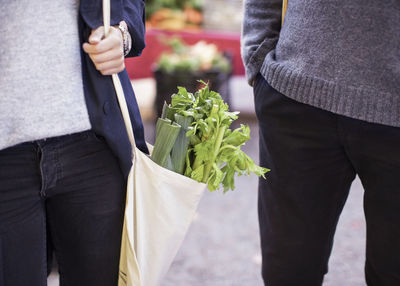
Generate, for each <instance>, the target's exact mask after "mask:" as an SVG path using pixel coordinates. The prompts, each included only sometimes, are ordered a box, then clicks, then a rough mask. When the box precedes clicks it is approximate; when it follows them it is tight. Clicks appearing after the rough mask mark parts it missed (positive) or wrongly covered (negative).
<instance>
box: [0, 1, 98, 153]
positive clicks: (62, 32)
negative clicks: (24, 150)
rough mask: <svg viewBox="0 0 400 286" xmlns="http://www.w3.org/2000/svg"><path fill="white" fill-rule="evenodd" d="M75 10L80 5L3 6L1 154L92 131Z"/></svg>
mask: <svg viewBox="0 0 400 286" xmlns="http://www.w3.org/2000/svg"><path fill="white" fill-rule="evenodd" d="M78 9H79V1H78V0H68V1H61V0H57V1H55V0H33V1H31V0H18V1H3V2H2V5H1V9H0V34H1V40H0V67H1V69H0V87H1V88H0V149H4V148H7V147H10V146H13V145H16V144H18V143H22V142H27V141H33V140H38V139H43V138H49V137H54V136H61V135H66V134H71V133H76V132H81V131H84V130H88V129H90V128H91V125H90V122H89V115H88V112H87V108H86V103H85V98H84V93H83V83H82V68H81V47H80V41H79V32H78Z"/></svg>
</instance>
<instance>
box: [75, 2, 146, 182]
mask: <svg viewBox="0 0 400 286" xmlns="http://www.w3.org/2000/svg"><path fill="white" fill-rule="evenodd" d="M144 6H145V4H144V1H143V0H111V25H118V24H119V22H120V21H122V20H125V22H126V23H127V25H128V29H129V33H130V34H131V36H132V50H131V51H130V53H129V54H128V55H127V56H128V57H129V56H130V57H134V56H139V55H140V54H141V52H142V50H143V48H144V46H145V41H144V35H145V19H144ZM102 25H103V12H102V1H101V0H81V1H80V13H79V32H80V36H81V44H83V42H87V40H88V38H89V35H90V33H91V30H92V29H96V28H97V27H99V26H102ZM82 77H83V85H84V94H85V99H86V105H87V109H88V113H89V118H90V122H91V124H92V128H93V130H94V132H96V134H98V135H100V136H103V137H104V138H105V140H106V141H107V143H108V145H109V146H110V148H111V149H112V151H113V152H114V154H115V155H116V157H117V158H118V160H119V162H120V166H121V170H122V172H123V173H124V175H125V177H127V176H128V173H129V170H130V167H131V165H132V164H131V162H132V155H131V154H132V150H131V146H130V143H129V139H128V135H127V132H126V130H125V126H124V122H123V119H122V115H121V111H120V109H119V106H118V101H117V97H116V93H115V90H114V86H113V83H112V79H111V76H103V75H102V74H101V73H100V72H99V71H97V70H96V68H95V66H94V64H93V62H92V60H91V59H90V58H89V56H88V55H87V54H86V53H85V52H83V50H82ZM119 78H120V80H121V83H122V87H123V89H124V92H125V98H126V101H127V104H128V109H129V114H130V117H131V121H132V125H133V130H134V134H135V141H136V145H137V147H138V148H139V149H140V150H142V151H143V152H146V153H148V150H147V147H146V143H145V139H144V131H143V124H142V120H141V117H140V113H139V108H138V105H137V102H136V98H135V94H134V92H133V89H132V86H131V83H130V80H129V77H128V73H127V72H126V70H124V71H122V72H121V73H119Z"/></svg>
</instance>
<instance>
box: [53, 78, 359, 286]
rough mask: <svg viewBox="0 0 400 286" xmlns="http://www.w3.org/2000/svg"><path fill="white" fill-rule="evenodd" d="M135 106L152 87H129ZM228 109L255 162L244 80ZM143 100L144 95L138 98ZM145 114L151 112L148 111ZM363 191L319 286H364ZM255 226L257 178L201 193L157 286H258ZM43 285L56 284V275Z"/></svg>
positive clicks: (145, 83)
mask: <svg viewBox="0 0 400 286" xmlns="http://www.w3.org/2000/svg"><path fill="white" fill-rule="evenodd" d="M133 86H134V88H135V91H136V94H137V97H138V101H139V102H140V104H141V105H144V106H145V107H144V108H145V109H146V106H147V108H151V105H152V101H153V100H154V82H152V80H149V79H148V80H141V81H135V82H133ZM231 91H232V104H231V107H232V108H231V109H234V110H239V111H241V113H242V114H243V116H242V117H241V119H240V121H241V122H242V123H246V124H249V125H250V127H251V137H252V138H251V140H250V141H249V142H248V143H247V144H246V145H245V146H244V148H243V150H244V151H245V152H246V153H248V154H249V155H250V156H251V157H252V158H254V159H256V161H257V158H258V127H257V122H256V120H255V118H254V114H253V110H254V104H253V98H252V90H251V88H250V87H248V86H247V84H246V82H245V80H244V78H242V77H237V78H233V80H232V82H231ZM143 95H144V96H143ZM150 113H151V112H150ZM150 113H149V110H147V111H146V112H145V114H146V115H145V117H146V118H147V119H146V120H145V130H146V138H147V140H148V141H149V142H152V141H153V136H154V122H153V121H152V120H151V115H149V114H150ZM362 197H363V188H362V186H361V183H360V181H359V180H358V179H356V181H355V182H354V183H353V185H352V187H351V191H350V195H349V198H348V200H347V203H346V206H345V208H344V210H343V213H342V215H341V218H340V220H339V224H338V227H337V231H336V236H335V242H334V247H333V251H332V255H331V259H330V262H329V273H328V274H327V275H326V277H325V280H324V284H323V285H324V286H362V285H366V284H365V282H364V274H363V267H364V260H365V254H364V250H365V221H364V215H363V210H362ZM259 244H260V242H259V234H258V221H257V177H256V176H250V177H245V176H243V177H238V178H237V179H236V190H235V191H230V192H228V193H226V194H223V193H222V192H221V191H216V192H208V191H207V192H206V193H205V195H204V197H203V198H202V200H201V202H200V204H199V208H198V211H197V214H196V216H195V219H194V221H193V223H192V225H191V227H190V229H189V230H188V233H187V235H186V238H185V240H184V242H183V245H182V247H181V249H180V250H179V252H178V254H177V256H176V258H175V260H174V262H173V264H172V266H171V268H170V270H169V272H168V273H167V275H166V277H165V280H164V281H163V283H162V284H161V286H257V285H263V282H262V279H261V275H260V267H261V253H260V246H259ZM48 285H49V286H57V285H58V277H57V274H55V273H53V274H52V275H51V276H50V278H49V284H48Z"/></svg>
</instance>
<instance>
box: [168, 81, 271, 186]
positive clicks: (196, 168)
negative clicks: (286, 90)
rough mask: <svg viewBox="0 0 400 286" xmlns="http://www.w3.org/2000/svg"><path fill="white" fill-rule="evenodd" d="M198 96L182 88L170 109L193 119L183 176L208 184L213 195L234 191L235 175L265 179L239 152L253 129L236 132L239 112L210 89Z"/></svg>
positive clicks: (264, 169) (265, 170) (262, 172)
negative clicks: (219, 191)
mask: <svg viewBox="0 0 400 286" xmlns="http://www.w3.org/2000/svg"><path fill="white" fill-rule="evenodd" d="M202 83H203V84H204V85H205V87H204V88H202V89H200V90H199V91H197V92H196V93H195V94H192V93H189V92H188V91H187V90H186V89H185V88H183V87H179V88H178V93H176V94H174V95H173V96H172V100H171V105H170V106H169V107H170V108H172V109H173V110H174V111H175V112H176V114H180V115H182V116H186V117H191V118H193V123H192V124H191V126H190V127H189V130H188V131H187V133H186V135H187V136H188V137H189V138H190V144H189V149H188V152H187V154H186V160H185V161H186V169H185V172H184V174H185V175H186V176H188V177H191V178H192V179H194V180H196V181H199V182H203V183H207V184H208V188H209V190H210V191H214V190H217V189H219V187H220V185H221V184H222V186H223V188H224V191H228V190H229V189H232V190H233V189H234V187H235V185H234V177H235V175H239V176H240V175H243V174H246V175H250V173H255V174H256V175H257V176H262V177H264V174H265V173H266V172H268V171H269V170H268V169H266V168H262V167H260V166H257V165H256V164H255V163H254V161H253V160H252V159H251V158H250V157H249V156H247V155H246V154H245V153H244V152H243V151H242V150H241V149H240V148H241V146H243V145H244V144H245V143H246V142H247V141H248V140H249V139H250V128H249V127H248V126H246V125H241V126H240V127H239V128H237V129H235V130H233V131H232V130H231V129H230V126H231V124H232V122H233V121H234V120H236V119H237V118H238V116H237V115H238V112H230V111H229V107H228V105H227V104H226V103H225V102H224V101H223V100H222V98H221V96H220V95H219V94H218V93H216V92H214V91H210V90H209V88H208V85H207V84H205V83H204V82H202Z"/></svg>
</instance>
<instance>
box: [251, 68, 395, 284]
mask: <svg viewBox="0 0 400 286" xmlns="http://www.w3.org/2000/svg"><path fill="white" fill-rule="evenodd" d="M254 95H255V106H256V113H257V117H258V120H259V124H260V162H261V165H262V166H265V167H268V168H270V169H271V172H270V173H269V174H268V176H267V179H266V180H263V179H261V180H260V182H259V223H260V233H261V248H262V257H263V262H262V275H263V278H264V281H265V284H266V285H268V286H289V285H293V286H317V285H321V284H322V281H323V277H324V274H325V273H326V272H327V271H328V259H329V255H330V252H331V248H332V244H333V236H334V233H335V229H336V225H337V222H338V218H339V215H340V213H341V211H342V209H343V206H344V204H345V201H346V199H347V196H348V192H349V189H350V185H351V183H352V181H353V180H354V178H355V175H356V174H358V176H359V177H360V179H361V182H362V184H363V186H364V190H365V194H364V212H365V217H366V221H367V249H366V264H365V276H366V281H367V283H368V285H370V286H371V285H373V286H389V285H390V286H392V285H393V286H395V285H396V286H398V285H400V128H395V127H389V126H383V125H379V124H373V123H368V122H364V121H360V120H356V119H351V118H348V117H344V116H340V115H336V114H333V113H330V112H327V111H324V110H321V109H318V108H315V107H312V106H309V105H305V104H302V103H299V102H296V101H294V100H292V99H290V98H288V97H286V96H284V95H282V94H280V93H279V92H278V91H276V90H275V89H273V88H272V87H271V86H270V85H269V84H268V83H267V82H266V81H265V80H264V78H263V77H262V76H261V75H258V77H257V80H256V83H255V87H254ZM349 279H350V277H349Z"/></svg>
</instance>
